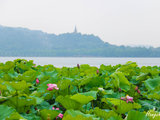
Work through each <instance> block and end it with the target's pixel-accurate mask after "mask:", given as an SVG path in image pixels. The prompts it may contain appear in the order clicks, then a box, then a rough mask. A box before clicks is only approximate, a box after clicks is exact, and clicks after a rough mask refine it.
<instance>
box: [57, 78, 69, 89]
mask: <svg viewBox="0 0 160 120" xmlns="http://www.w3.org/2000/svg"><path fill="white" fill-rule="evenodd" d="M69 85H71V81H70V80H59V81H58V83H57V86H58V88H59V90H64V89H66V88H68V87H69Z"/></svg>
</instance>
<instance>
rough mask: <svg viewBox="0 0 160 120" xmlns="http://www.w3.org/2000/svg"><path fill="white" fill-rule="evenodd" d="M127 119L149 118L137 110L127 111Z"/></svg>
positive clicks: (145, 119)
mask: <svg viewBox="0 0 160 120" xmlns="http://www.w3.org/2000/svg"><path fill="white" fill-rule="evenodd" d="M127 120H150V119H149V118H148V117H147V116H146V114H144V113H142V112H139V111H134V110H132V111H129V112H128V116H127Z"/></svg>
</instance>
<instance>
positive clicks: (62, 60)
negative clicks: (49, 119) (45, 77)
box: [0, 57, 160, 67]
mask: <svg viewBox="0 0 160 120" xmlns="http://www.w3.org/2000/svg"><path fill="white" fill-rule="evenodd" d="M18 58H20V59H26V60H34V63H36V64H38V65H48V64H52V65H54V66H56V67H63V66H66V67H73V66H76V65H77V64H89V65H91V66H96V67H99V66H100V65H101V64H104V65H116V64H125V63H126V62H127V61H133V62H137V64H138V65H139V66H155V65H157V66H160V58H94V57H92V58H90V57H0V62H1V63H2V62H3V63H4V62H6V61H13V60H15V59H18Z"/></svg>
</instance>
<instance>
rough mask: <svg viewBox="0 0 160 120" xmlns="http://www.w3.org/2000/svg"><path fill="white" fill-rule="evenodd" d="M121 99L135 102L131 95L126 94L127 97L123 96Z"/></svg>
mask: <svg viewBox="0 0 160 120" xmlns="http://www.w3.org/2000/svg"><path fill="white" fill-rule="evenodd" d="M121 100H124V101H126V102H127V103H128V102H133V97H130V96H129V95H126V97H121Z"/></svg>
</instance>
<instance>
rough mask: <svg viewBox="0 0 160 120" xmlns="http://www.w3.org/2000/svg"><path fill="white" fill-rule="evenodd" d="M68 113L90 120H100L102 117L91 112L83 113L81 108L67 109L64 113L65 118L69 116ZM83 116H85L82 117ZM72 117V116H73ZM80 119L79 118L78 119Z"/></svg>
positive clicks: (74, 116)
mask: <svg viewBox="0 0 160 120" xmlns="http://www.w3.org/2000/svg"><path fill="white" fill-rule="evenodd" d="M68 115H70V116H72V117H73V118H75V119H77V118H79V117H80V118H84V119H85V118H88V119H89V120H90V119H91V120H100V118H96V117H95V116H94V115H90V114H84V113H82V112H81V111H79V110H72V109H71V110H67V111H66V112H65V113H64V119H66V118H67V117H68ZM82 116H83V117H82ZM72 117H71V118H72ZM77 120H79V119H77Z"/></svg>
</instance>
